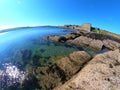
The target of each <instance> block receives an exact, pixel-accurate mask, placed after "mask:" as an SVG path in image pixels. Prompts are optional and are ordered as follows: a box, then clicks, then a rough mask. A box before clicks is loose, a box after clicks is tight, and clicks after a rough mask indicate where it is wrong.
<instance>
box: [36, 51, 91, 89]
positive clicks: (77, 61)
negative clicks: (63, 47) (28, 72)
mask: <svg viewBox="0 0 120 90" xmlns="http://www.w3.org/2000/svg"><path fill="white" fill-rule="evenodd" d="M90 59H91V56H90V55H89V54H88V53H86V52H85V51H77V52H73V53H72V54H70V55H69V56H68V57H67V56H66V57H63V58H61V59H59V60H57V61H56V62H55V63H54V64H53V65H50V66H48V67H38V68H37V69H36V70H35V75H34V76H35V77H36V78H37V79H38V81H39V84H40V86H41V87H42V88H43V90H52V89H53V88H55V87H57V86H59V85H62V84H63V83H65V82H66V81H67V80H69V79H70V78H71V77H72V76H73V75H75V74H76V73H77V72H78V71H79V70H80V69H81V68H82V66H83V65H84V64H85V63H86V62H88V61H89V60H90Z"/></svg>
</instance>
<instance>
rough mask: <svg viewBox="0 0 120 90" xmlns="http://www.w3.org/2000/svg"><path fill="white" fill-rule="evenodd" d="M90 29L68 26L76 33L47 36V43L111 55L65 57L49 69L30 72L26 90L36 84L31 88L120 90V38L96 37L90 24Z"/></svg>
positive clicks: (58, 59)
mask: <svg viewBox="0 0 120 90" xmlns="http://www.w3.org/2000/svg"><path fill="white" fill-rule="evenodd" d="M87 26H88V28H87V27H86V25H83V27H82V30H80V29H81V27H80V28H79V27H78V26H77V29H75V28H76V26H70V27H68V26H64V27H65V28H66V29H67V28H73V27H74V30H76V31H75V32H74V33H70V34H67V35H60V36H47V39H49V40H50V41H53V42H57V43H67V44H70V45H75V46H77V47H82V48H84V49H89V50H91V51H95V52H101V51H103V50H107V51H105V52H102V53H96V54H95V55H91V54H90V53H88V52H87V51H85V50H84V49H82V50H80V51H74V52H72V53H71V54H69V55H66V56H63V57H59V58H57V57H56V58H55V61H54V62H53V63H51V64H49V65H46V66H36V67H35V68H29V69H27V71H28V75H26V77H28V80H26V81H25V83H26V82H27V85H26V87H25V89H26V88H27V86H29V85H31V83H34V82H35V83H34V84H33V85H32V86H31V88H32V87H34V86H35V88H34V89H36V90H119V89H120V38H119V36H118V37H115V36H111V35H109V34H100V33H96V32H93V31H92V30H91V28H93V27H91V25H90V24H89V25H87ZM84 27H85V30H84ZM78 28H79V30H78ZM87 30H88V31H87ZM97 30H99V29H97ZM36 60H37V59H36ZM23 86H24V83H23ZM36 86H37V87H36Z"/></svg>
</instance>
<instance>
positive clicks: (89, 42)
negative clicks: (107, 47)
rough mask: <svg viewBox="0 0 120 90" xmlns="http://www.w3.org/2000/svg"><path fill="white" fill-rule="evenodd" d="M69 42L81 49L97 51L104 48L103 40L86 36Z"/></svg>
mask: <svg viewBox="0 0 120 90" xmlns="http://www.w3.org/2000/svg"><path fill="white" fill-rule="evenodd" d="M68 42H69V43H71V44H74V45H77V46H80V47H85V48H89V49H92V50H95V51H99V50H101V49H102V46H103V43H102V41H101V40H97V39H92V38H88V37H86V36H80V37H78V38H76V39H74V40H69V41H68Z"/></svg>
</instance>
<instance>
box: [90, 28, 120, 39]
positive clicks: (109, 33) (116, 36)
mask: <svg viewBox="0 0 120 90" xmlns="http://www.w3.org/2000/svg"><path fill="white" fill-rule="evenodd" d="M92 32H96V33H99V34H103V35H109V36H112V37H115V38H119V39H120V35H119V34H115V33H112V32H109V31H107V30H101V29H100V30H97V29H93V30H92Z"/></svg>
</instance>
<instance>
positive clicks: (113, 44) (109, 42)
mask: <svg viewBox="0 0 120 90" xmlns="http://www.w3.org/2000/svg"><path fill="white" fill-rule="evenodd" d="M103 44H104V46H105V47H107V48H108V49H110V50H116V49H120V43H118V42H116V41H113V40H109V39H106V40H103Z"/></svg>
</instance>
